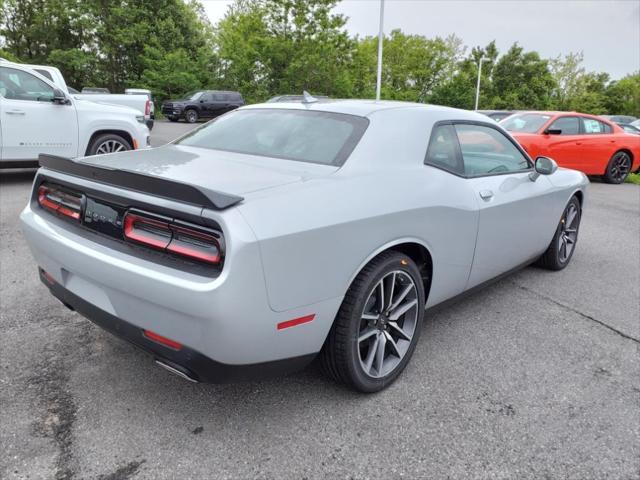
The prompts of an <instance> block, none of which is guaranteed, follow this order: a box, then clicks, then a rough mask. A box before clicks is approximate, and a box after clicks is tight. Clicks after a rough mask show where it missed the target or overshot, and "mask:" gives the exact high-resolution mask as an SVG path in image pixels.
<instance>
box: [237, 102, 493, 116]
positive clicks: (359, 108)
mask: <svg viewBox="0 0 640 480" xmlns="http://www.w3.org/2000/svg"><path fill="white" fill-rule="evenodd" d="M241 108H242V109H245V110H246V109H265V108H270V109H283V110H310V111H316V112H329V113H342V114H346V115H356V116H360V117H368V116H370V115H372V114H374V113H377V112H383V111H387V110H399V109H422V110H425V111H431V112H440V113H445V112H449V113H451V114H452V115H453V116H455V117H456V118H459V119H464V118H469V119H478V118H483V116H482V115H480V114H477V113H475V112H470V111H467V110H460V109H456V108H451V107H442V106H439V105H430V104H425V103H413V102H399V101H391V100H329V101H322V102H313V103H304V102H299V101H298V102H273V103H257V104H253V105H246V106H244V107H241ZM452 118H453V117H452ZM484 118H486V117H484Z"/></svg>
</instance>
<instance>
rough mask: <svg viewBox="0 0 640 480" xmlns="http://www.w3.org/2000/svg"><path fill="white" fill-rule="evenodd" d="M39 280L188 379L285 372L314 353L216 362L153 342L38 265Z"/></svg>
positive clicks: (220, 379)
mask: <svg viewBox="0 0 640 480" xmlns="http://www.w3.org/2000/svg"><path fill="white" fill-rule="evenodd" d="M38 270H39V273H40V280H41V281H42V283H43V284H44V285H45V286H46V287H47V288H48V289H49V291H50V292H51V294H52V295H53V296H54V297H56V298H57V299H58V300H60V301H61V302H62V303H63V304H64V305H65V306H66V307H68V308H70V309H72V310H75V311H76V312H78V313H79V314H81V315H82V316H84V317H85V318H87V319H88V320H90V321H91V322H93V323H95V324H96V325H98V326H99V327H101V328H103V329H104V330H106V331H108V332H109V333H112V334H113V335H115V336H117V337H120V338H122V339H124V340H126V341H128V342H130V343H132V344H133V345H135V346H136V347H138V348H140V349H142V350H143V351H145V352H147V353H148V354H150V355H152V356H153V357H154V359H155V360H156V361H157V362H159V363H160V364H161V365H162V366H165V368H166V367H169V370H172V371H174V373H177V374H179V375H180V376H182V377H186V378H187V379H189V380H192V381H196V382H205V383H229V382H240V381H250V380H262V379H264V378H269V377H274V376H279V375H286V374H288V373H292V372H295V371H298V370H301V369H303V368H304V367H305V366H307V365H308V364H309V363H310V362H311V361H312V360H313V359H314V357H315V355H316V354H308V355H302V356H298V357H293V358H285V359H281V360H275V361H271V362H263V363H255V364H246V365H229V364H224V363H221V362H217V361H215V360H213V359H211V358H209V357H207V356H206V355H203V354H202V353H200V352H198V351H196V350H193V349H191V348H189V347H186V346H183V347H182V348H181V349H180V350H175V349H172V348H169V347H166V346H164V345H162V344H159V343H156V342H154V341H153V340H150V339H148V338H147V337H145V336H144V335H143V333H142V332H143V329H141V328H140V327H136V326H135V325H133V324H131V323H129V322H126V321H124V320H122V319H120V318H118V317H117V316H115V315H111V314H110V313H108V312H105V311H104V310H101V309H100V308H98V307H96V306H95V305H92V304H91V303H89V302H87V301H86V300H83V299H82V298H80V297H79V296H78V295H75V294H74V293H72V292H71V291H69V290H67V289H66V288H64V287H63V286H62V285H60V284H59V283H58V282H56V281H55V280H53V279H52V278H51V277H50V276H48V275H47V276H45V273H44V270H43V269H41V268H40V269H38Z"/></svg>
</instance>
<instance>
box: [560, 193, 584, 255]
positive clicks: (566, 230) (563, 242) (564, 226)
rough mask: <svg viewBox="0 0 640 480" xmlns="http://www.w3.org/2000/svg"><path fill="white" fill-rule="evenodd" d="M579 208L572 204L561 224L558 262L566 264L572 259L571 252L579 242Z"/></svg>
mask: <svg viewBox="0 0 640 480" xmlns="http://www.w3.org/2000/svg"><path fill="white" fill-rule="evenodd" d="M578 222H579V216H578V207H577V206H576V204H575V203H573V202H572V203H570V204H569V206H568V207H567V210H566V211H565V214H564V217H563V219H562V221H561V223H560V235H559V236H558V260H560V262H561V263H565V262H566V261H567V260H568V259H569V258H570V257H571V252H573V249H574V247H575V245H576V241H577V240H578Z"/></svg>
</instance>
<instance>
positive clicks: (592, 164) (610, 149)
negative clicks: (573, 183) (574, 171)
mask: <svg viewBox="0 0 640 480" xmlns="http://www.w3.org/2000/svg"><path fill="white" fill-rule="evenodd" d="M580 120H581V123H582V131H583V135H582V138H583V149H582V160H581V168H578V169H579V170H581V171H583V172H585V173H588V174H591V175H602V174H603V173H604V172H605V170H606V167H607V164H608V163H609V160H610V159H611V157H612V155H613V154H614V153H615V152H616V150H617V149H618V146H617V137H616V135H615V134H614V132H613V127H611V125H608V124H606V123H604V122H601V121H600V120H596V119H595V118H591V117H580ZM576 168H577V167H576Z"/></svg>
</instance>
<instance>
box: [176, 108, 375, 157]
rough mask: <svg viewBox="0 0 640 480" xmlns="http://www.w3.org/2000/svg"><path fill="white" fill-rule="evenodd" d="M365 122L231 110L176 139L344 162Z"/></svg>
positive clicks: (268, 154)
mask: <svg viewBox="0 0 640 480" xmlns="http://www.w3.org/2000/svg"><path fill="white" fill-rule="evenodd" d="M368 124H369V121H368V120H367V119H366V118H363V117H356V116H353V115H344V114H339V113H329V112H315V111H314V112H311V111H305V110H285V109H277V110H276V109H250V110H235V111H234V112H232V113H229V114H227V115H224V116H222V117H219V118H218V119H217V120H215V121H213V122H212V123H209V124H207V125H206V126H204V127H203V128H200V129H198V130H195V131H194V132H193V133H191V134H189V135H187V136H186V137H183V138H182V139H181V140H179V141H178V142H177V143H178V144H180V145H188V146H193V147H202V148H210V149H213V150H224V151H229V152H238V153H246V154H250V155H261V156H266V157H276V158H283V159H286V160H295V161H299V162H309V163H320V164H323V165H335V166H340V165H342V164H343V163H344V162H345V160H346V159H347V158H348V157H349V155H350V154H351V152H352V151H353V149H354V148H355V146H356V144H357V143H358V141H359V140H360V138H361V137H362V134H363V133H364V131H365V129H366V128H367V125H368Z"/></svg>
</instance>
